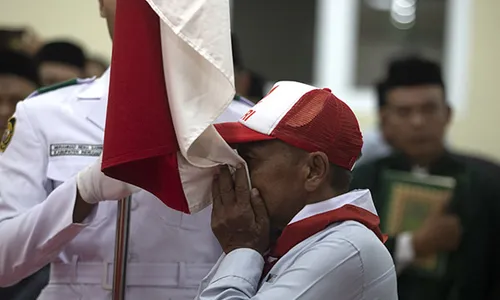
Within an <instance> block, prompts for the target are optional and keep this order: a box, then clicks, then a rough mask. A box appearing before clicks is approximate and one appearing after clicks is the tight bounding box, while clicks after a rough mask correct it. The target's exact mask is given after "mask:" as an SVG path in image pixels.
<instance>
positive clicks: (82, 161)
mask: <svg viewBox="0 0 500 300" xmlns="http://www.w3.org/2000/svg"><path fill="white" fill-rule="evenodd" d="M96 159H97V157H75V156H59V157H51V158H50V159H49V163H48V166H47V178H48V180H49V185H51V188H52V190H54V189H56V188H57V187H58V186H60V185H61V184H63V183H64V182H65V181H67V180H70V179H72V178H73V177H75V176H76V175H77V174H78V172H80V171H81V170H83V169H85V168H86V167H87V166H88V165H90V164H91V163H93V162H94V161H95V160H96ZM109 214H110V205H109V203H105V202H104V203H100V204H99V205H98V206H97V211H96V215H95V217H94V219H93V221H92V223H91V224H90V225H89V227H95V226H97V225H100V224H101V223H102V222H103V221H105V220H107V219H108V218H109Z"/></svg>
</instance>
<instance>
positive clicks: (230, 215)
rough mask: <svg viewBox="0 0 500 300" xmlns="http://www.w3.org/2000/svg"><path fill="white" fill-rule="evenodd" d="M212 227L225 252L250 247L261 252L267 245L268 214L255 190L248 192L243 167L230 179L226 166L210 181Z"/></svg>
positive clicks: (265, 249)
mask: <svg viewBox="0 0 500 300" xmlns="http://www.w3.org/2000/svg"><path fill="white" fill-rule="evenodd" d="M212 198H213V210H212V230H213V232H214V234H215V236H216V237H217V239H218V240H219V243H220V245H221V246H222V249H223V250H224V252H225V253H229V252H231V251H233V250H235V249H238V248H251V249H254V250H256V251H257V252H259V253H261V254H263V253H264V252H265V251H267V249H268V248H269V231H270V229H269V216H268V214H267V209H266V206H265V204H264V201H263V200H262V198H261V197H260V195H259V192H258V191H257V189H252V191H250V189H249V186H248V179H247V174H246V171H245V168H244V167H243V166H239V167H238V168H237V169H236V173H235V176H234V181H233V178H232V176H231V173H230V171H229V169H228V167H227V166H224V167H222V168H221V171H220V174H219V175H217V176H216V177H215V178H214V181H213V184H212Z"/></svg>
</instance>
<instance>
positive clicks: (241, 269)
mask: <svg viewBox="0 0 500 300" xmlns="http://www.w3.org/2000/svg"><path fill="white" fill-rule="evenodd" d="M375 260H376V259H374V260H373V261H371V262H370V263H368V265H366V266H365V264H364V262H363V261H362V259H361V256H360V253H359V251H358V249H356V248H355V247H354V246H353V245H352V244H351V243H350V242H349V241H347V240H345V239H338V238H337V239H332V240H324V241H322V242H320V243H317V244H316V245H314V246H313V247H312V248H311V249H309V250H307V251H306V252H305V253H303V254H302V255H300V256H299V257H297V258H296V259H294V262H293V264H292V265H291V266H290V267H289V268H287V269H286V270H284V271H283V272H282V273H281V274H277V276H276V277H274V278H271V279H270V280H268V281H267V282H265V283H263V286H262V287H261V288H260V289H259V280H260V277H261V272H262V268H263V265H264V261H263V259H262V256H261V255H260V254H259V253H258V252H256V251H254V250H251V249H238V250H234V251H232V252H230V253H229V254H228V255H226V257H225V258H224V259H223V261H222V262H221V263H220V265H219V267H218V269H217V271H216V272H215V274H214V276H213V277H212V279H211V281H210V283H209V284H208V285H207V286H206V288H205V289H204V290H203V291H202V292H201V293H200V295H199V296H198V297H197V299H199V300H247V299H253V300H271V299H273V300H274V299H289V300H294V299H301V300H317V299H335V300H348V299H358V298H361V297H362V296H363V295H364V297H366V299H372V298H370V295H369V293H370V292H369V291H365V288H367V289H370V288H371V287H372V286H373V285H376V284H380V285H381V286H380V288H379V289H378V291H385V292H384V293H386V295H384V296H383V297H382V296H381V295H377V296H379V297H381V298H380V299H385V300H392V299H394V296H395V293H396V279H395V274H394V268H393V267H390V268H388V270H387V272H385V273H383V274H380V276H377V278H375V279H374V280H372V281H369V282H367V281H366V277H367V276H365V275H366V273H367V272H368V273H369V272H370V270H365V267H366V268H371V267H372V264H373V263H374V261H375ZM391 265H392V264H391Z"/></svg>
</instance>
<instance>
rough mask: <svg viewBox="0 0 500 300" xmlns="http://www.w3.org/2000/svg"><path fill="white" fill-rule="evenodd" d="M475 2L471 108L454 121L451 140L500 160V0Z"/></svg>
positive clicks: (477, 0)
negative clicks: (499, 15) (499, 13)
mask: <svg viewBox="0 0 500 300" xmlns="http://www.w3.org/2000/svg"><path fill="white" fill-rule="evenodd" d="M473 3H474V10H473V11H472V14H473V16H472V22H473V28H472V31H471V35H472V36H471V51H470V53H471V57H470V60H469V61H470V66H469V70H470V74H471V75H470V76H469V98H468V109H467V112H465V113H464V116H463V118H460V119H458V120H456V122H455V123H454V124H453V127H452V128H451V140H452V142H453V143H454V144H455V145H456V146H458V147H460V148H462V149H465V150H470V151H474V152H480V153H483V154H485V155H488V156H490V157H492V158H495V159H497V160H499V161H500V93H499V87H500V73H499V70H500V59H499V56H500V34H499V32H498V30H499V29H500V18H499V17H498V11H500V1H498V0H474V1H473Z"/></svg>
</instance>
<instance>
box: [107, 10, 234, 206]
mask: <svg viewBox="0 0 500 300" xmlns="http://www.w3.org/2000/svg"><path fill="white" fill-rule="evenodd" d="M233 96H234V74H233V66H232V55H231V40H230V16H229V1H228V0H192V1H185V0H168V1H167V0H118V1H117V8H116V19H115V28H114V34H113V56H112V62H111V74H110V88H109V95H108V108H107V116H106V129H105V136H104V145H103V162H102V170H103V172H104V173H105V174H106V175H108V176H110V177H113V178H116V179H119V180H122V181H125V182H128V183H130V184H133V185H135V186H138V187H140V188H142V189H144V190H147V191H149V192H151V193H152V194H154V195H155V196H157V197H158V198H159V199H160V200H161V201H162V202H164V203H165V204H166V205H168V206H169V207H171V208H173V209H175V210H179V211H182V212H186V213H194V212H196V211H199V210H201V209H203V208H204V207H206V206H207V205H208V204H209V203H210V201H211V199H210V198H211V194H210V190H211V189H210V187H211V183H212V178H213V174H214V172H215V168H214V167H215V166H217V165H218V164H222V163H227V164H231V165H235V164H237V163H241V162H243V161H242V160H241V158H240V157H239V156H238V155H237V154H236V153H235V152H234V151H233V150H232V149H231V148H230V147H229V146H228V145H227V144H226V143H225V142H224V140H223V139H222V138H221V137H220V135H219V134H218V133H217V131H216V130H215V129H214V127H213V126H212V125H211V124H212V123H213V122H214V121H215V120H216V119H217V117H218V116H219V115H220V114H222V112H223V111H224V110H225V109H226V108H227V106H228V105H229V104H230V103H231V101H232V99H233Z"/></svg>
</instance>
